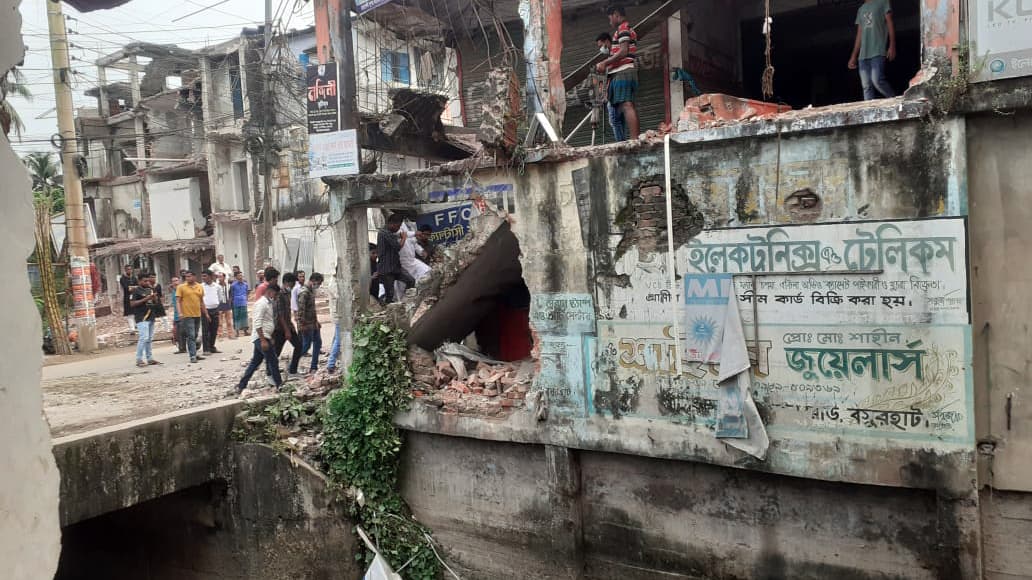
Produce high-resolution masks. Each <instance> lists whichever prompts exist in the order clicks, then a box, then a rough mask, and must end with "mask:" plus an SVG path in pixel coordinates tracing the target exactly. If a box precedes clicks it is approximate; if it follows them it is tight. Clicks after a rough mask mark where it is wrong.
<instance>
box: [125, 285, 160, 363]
mask: <svg viewBox="0 0 1032 580" xmlns="http://www.w3.org/2000/svg"><path fill="white" fill-rule="evenodd" d="M153 283H154V280H153V279H152V278H151V276H150V275H149V274H147V273H146V272H145V273H143V274H140V277H139V279H138V281H137V282H136V284H137V285H136V286H134V287H133V291H132V293H131V294H130V295H129V308H130V311H131V312H132V314H133V319H134V320H135V322H136V332H137V339H136V366H138V367H145V366H148V365H158V364H161V363H159V362H158V361H156V360H154V357H153V355H152V354H151V343H152V341H153V339H154V314H155V311H156V308H155V305H156V304H160V302H159V301H160V297H159V296H158V294H157V293H156V292H155V291H154V288H153Z"/></svg>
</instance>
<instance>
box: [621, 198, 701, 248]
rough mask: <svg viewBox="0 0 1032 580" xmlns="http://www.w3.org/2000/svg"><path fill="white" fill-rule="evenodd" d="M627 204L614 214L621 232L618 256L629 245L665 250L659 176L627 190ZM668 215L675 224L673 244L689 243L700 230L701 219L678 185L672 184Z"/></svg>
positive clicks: (663, 200) (663, 201)
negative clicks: (669, 213)
mask: <svg viewBox="0 0 1032 580" xmlns="http://www.w3.org/2000/svg"><path fill="white" fill-rule="evenodd" d="M628 198H629V199H628V203H627V205H626V206H625V207H624V209H623V210H622V211H621V212H620V214H619V215H617V217H616V223H617V225H618V226H619V227H620V229H621V230H622V231H623V234H624V235H623V239H622V240H620V244H619V246H617V250H616V254H617V258H619V257H620V256H622V255H623V253H624V252H626V251H627V250H628V249H629V248H630V247H631V246H638V251H639V252H643V253H647V252H654V251H657V250H658V251H665V250H666V247H667V246H666V244H667V221H666V194H665V192H664V191H663V182H662V180H661V179H651V180H648V181H643V182H641V183H640V184H639V185H638V186H637V187H635V188H633V189H632V190H631V191H630V192H629V193H628ZM671 208H672V211H671V214H672V215H673V223H674V247H675V248H676V247H679V246H681V245H683V244H686V243H688V240H690V239H692V238H693V237H695V236H696V235H698V233H699V232H701V231H702V227H703V225H704V223H705V222H704V218H703V215H702V212H701V211H699V209H698V208H697V207H695V204H693V203H692V201H691V200H690V199H688V196H687V194H685V192H684V190H683V189H681V188H680V187H679V186H678V185H676V184H675V185H674V187H673V199H672V201H671Z"/></svg>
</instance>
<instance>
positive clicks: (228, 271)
mask: <svg viewBox="0 0 1032 580" xmlns="http://www.w3.org/2000/svg"><path fill="white" fill-rule="evenodd" d="M208 271H210V272H211V273H213V274H215V275H216V276H218V275H219V273H220V272H221V273H222V274H225V275H226V278H227V279H231V278H232V276H233V268H231V267H230V266H227V265H226V264H220V263H218V262H215V263H214V264H212V265H211V266H208Z"/></svg>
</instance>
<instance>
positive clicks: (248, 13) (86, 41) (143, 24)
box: [10, 0, 314, 153]
mask: <svg viewBox="0 0 1032 580" xmlns="http://www.w3.org/2000/svg"><path fill="white" fill-rule="evenodd" d="M47 1H48V0H22V4H21V15H22V35H23V38H24V42H25V45H26V46H27V47H28V49H27V52H26V54H25V65H24V67H23V69H22V70H23V72H24V73H25V76H26V77H27V83H28V85H29V88H30V89H31V90H32V92H33V94H34V95H35V96H34V97H33V99H32V101H31V102H26V101H24V100H22V99H18V98H12V99H11V102H12V104H13V105H14V106H15V108H16V109H17V110H18V113H19V114H20V115H21V117H22V120H23V121H24V122H25V132H24V133H23V134H22V138H21V139H22V140H21V142H19V141H18V138H17V137H16V136H15V135H14V134H13V133H12V135H11V136H10V138H11V141H12V143H11V144H12V145H13V146H14V148H15V150H16V151H17V152H19V153H27V152H29V151H53V148H52V147H51V146H50V144H49V141H50V136H51V135H53V134H54V133H56V132H57V116H56V114H55V113H54V111H53V107H54V103H55V99H54V85H53V73H52V72H51V63H50V45H49V42H50V35H49V34H48V32H47V10H46V2H47ZM213 4H217V5H216V6H215V7H214V8H211V9H208V10H204V11H203V12H200V13H198V14H196V15H193V16H187V15H188V14H190V13H191V12H194V11H195V10H199V9H201V8H204V7H206V6H211V5H213ZM272 7H273V14H274V16H276V15H278V16H277V17H276V18H275V19H274V20H275V21H276V22H278V23H279V26H278V28H280V29H290V28H304V27H306V26H310V25H312V24H313V22H314V21H313V17H312V3H311V2H310V1H305V0H273V2H272ZM63 8H64V12H65V15H66V16H68V17H71V18H70V19H69V20H68V30H69V33H70V34H69V39H70V41H71V42H72V43H73V44H74V45H75V48H73V49H72V52H71V55H72V58H73V60H72V69H73V70H74V71H76V73H77V74H75V75H74V78H75V84H74V85H73V86H74V99H75V106H76V107H82V106H86V107H91V108H95V107H96V106H97V102H96V99H91V98H89V97H86V96H85V95H84V94H83V92H84V91H86V90H87V89H89V88H92V87H95V86H96V84H97V67H96V66H95V65H94V64H93V63H94V62H95V61H96V60H97V58H98V57H100V56H102V55H105V54H109V53H111V52H114V51H115V50H117V49H118V48H120V47H121V46H123V45H125V44H128V43H130V42H138V41H142V42H156V43H161V44H176V45H179V46H182V47H184V48H190V49H197V48H203V47H205V46H207V45H211V44H218V43H219V42H222V41H225V40H228V39H230V38H233V37H234V36H237V35H238V34H239V33H240V29H241V28H243V27H245V26H250V27H254V26H257V25H259V24H261V22H263V20H264V18H265V3H264V2H262V1H261V0H227V1H226V2H225V3H221V4H220V3H218V0H132V1H130V2H129V3H128V4H124V5H122V6H119V7H118V8H114V9H112V10H98V11H95V12H88V13H85V14H80V13H78V12H76V11H75V10H74V9H72V8H70V7H69V6H67V5H65V6H63ZM294 9H296V10H298V12H296V13H295V12H293V10H294ZM184 16H186V18H182V17H184ZM180 18H182V19H181V20H176V21H175V22H173V20H175V19H180ZM73 30H74V31H76V32H78V34H71V31H73ZM120 74H123V73H120V72H118V71H110V70H109V71H108V82H114V81H117V80H124V78H125V77H124V76H123V77H119V76H118V75H120ZM36 117H42V118H40V119H37V118H36Z"/></svg>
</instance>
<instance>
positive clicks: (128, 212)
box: [111, 180, 150, 239]
mask: <svg viewBox="0 0 1032 580" xmlns="http://www.w3.org/2000/svg"><path fill="white" fill-rule="evenodd" d="M146 195H147V192H146V189H145V187H144V183H143V180H139V181H134V182H130V183H118V184H113V185H111V212H112V215H113V216H114V230H113V233H114V236H115V237H116V238H122V239H132V238H141V237H146V236H147V235H148V234H149V233H150V232H149V231H147V224H146V220H145V214H144V204H145V200H144V196H146Z"/></svg>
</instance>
